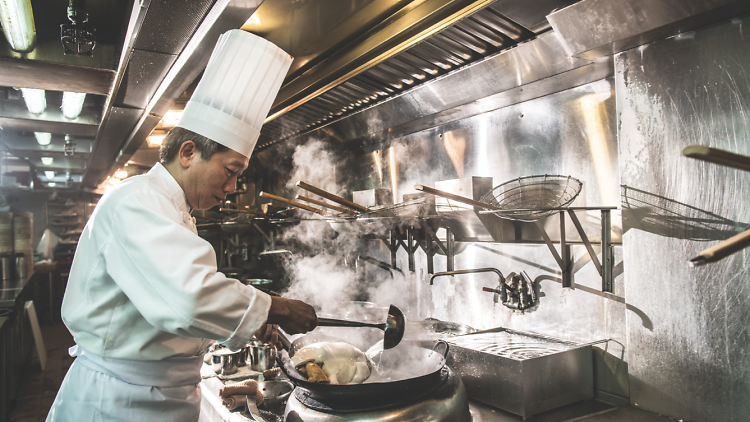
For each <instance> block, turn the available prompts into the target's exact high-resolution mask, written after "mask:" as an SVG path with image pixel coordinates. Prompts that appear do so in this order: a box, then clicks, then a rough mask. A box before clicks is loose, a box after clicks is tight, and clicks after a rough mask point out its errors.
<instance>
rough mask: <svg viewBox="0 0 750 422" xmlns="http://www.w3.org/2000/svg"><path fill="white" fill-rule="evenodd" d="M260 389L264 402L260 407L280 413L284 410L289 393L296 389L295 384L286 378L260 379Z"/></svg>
mask: <svg viewBox="0 0 750 422" xmlns="http://www.w3.org/2000/svg"><path fill="white" fill-rule="evenodd" d="M258 390H260V392H261V393H263V403H261V404H260V408H261V409H266V410H268V411H269V412H273V413H276V414H279V413H282V412H283V411H284V408H285V407H286V402H287V400H289V395H290V394H291V393H292V390H294V384H292V382H291V381H285V380H279V381H260V382H258ZM249 399H250V398H248V400H249Z"/></svg>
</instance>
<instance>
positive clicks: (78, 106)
mask: <svg viewBox="0 0 750 422" xmlns="http://www.w3.org/2000/svg"><path fill="white" fill-rule="evenodd" d="M0 1H2V0H0ZM85 99H86V93H85V92H68V91H65V92H63V99H62V106H61V107H60V108H61V109H62V113H63V116H65V118H66V119H70V120H73V119H76V118H78V116H80V115H81V110H82V109H83V101H84V100H85Z"/></svg>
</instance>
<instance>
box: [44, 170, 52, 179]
mask: <svg viewBox="0 0 750 422" xmlns="http://www.w3.org/2000/svg"><path fill="white" fill-rule="evenodd" d="M44 177H46V178H47V179H54V178H55V172H54V171H50V170H47V171H45V172H44Z"/></svg>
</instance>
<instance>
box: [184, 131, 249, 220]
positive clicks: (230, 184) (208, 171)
mask: <svg viewBox="0 0 750 422" xmlns="http://www.w3.org/2000/svg"><path fill="white" fill-rule="evenodd" d="M187 142H191V141H187ZM188 155H189V157H184V158H183V157H180V158H181V159H186V161H187V162H188V163H189V164H188V166H187V169H186V172H185V177H184V178H183V189H184V191H185V196H186V197H187V201H188V203H189V204H190V206H191V207H192V208H194V209H196V210H207V209H209V208H211V207H214V206H216V205H219V204H220V203H221V202H223V201H224V200H225V199H226V196H227V194H228V193H232V192H234V191H235V190H236V189H237V176H239V175H240V174H241V173H242V172H243V171H244V170H245V169H246V168H247V165H248V163H249V161H250V159H249V158H247V157H245V156H244V155H242V154H240V153H239V152H237V151H234V150H232V149H228V150H225V151H220V152H217V153H215V154H214V155H212V156H211V158H209V159H208V160H204V159H203V157H201V154H200V152H198V151H197V150H195V149H193V152H192V154H188Z"/></svg>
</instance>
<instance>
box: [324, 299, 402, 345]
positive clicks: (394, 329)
mask: <svg viewBox="0 0 750 422" xmlns="http://www.w3.org/2000/svg"><path fill="white" fill-rule="evenodd" d="M318 326H319V327H370V328H378V329H381V330H383V331H384V332H385V333H384V335H383V348H384V349H392V348H394V347H396V346H397V345H398V344H399V343H400V342H401V339H402V338H403V337H404V330H405V328H406V321H405V319H404V314H403V313H402V312H401V310H400V309H398V308H397V307H395V306H393V305H391V307H390V308H388V318H386V321H385V322H384V323H381V324H372V323H368V322H357V321H346V320H342V319H333V318H318Z"/></svg>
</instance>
